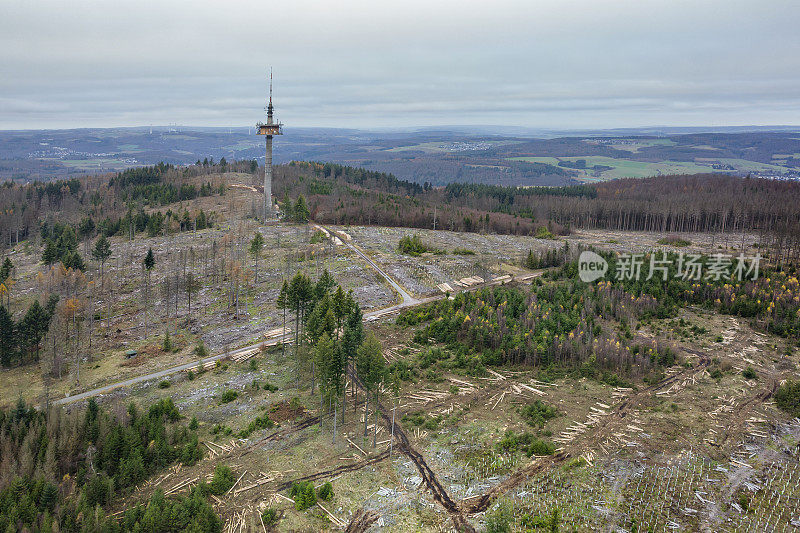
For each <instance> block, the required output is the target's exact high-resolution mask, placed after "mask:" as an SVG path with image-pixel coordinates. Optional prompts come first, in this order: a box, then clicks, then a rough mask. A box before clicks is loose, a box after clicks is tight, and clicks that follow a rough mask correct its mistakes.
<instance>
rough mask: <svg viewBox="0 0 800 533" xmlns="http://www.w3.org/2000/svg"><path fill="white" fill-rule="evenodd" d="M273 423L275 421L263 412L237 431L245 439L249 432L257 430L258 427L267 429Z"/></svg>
mask: <svg viewBox="0 0 800 533" xmlns="http://www.w3.org/2000/svg"><path fill="white" fill-rule="evenodd" d="M274 425H275V422H273V421H272V419H270V417H269V415H268V414H267V413H264V414H263V415H262V416H259V417H257V418H256V419H255V420H253V421H252V422H250V424H248V426H247V427H246V428H245V429H243V430H242V431H240V432H239V437H241V438H243V439H246V438H247V437H249V436H250V434H251V433H253V432H254V431H258V430H259V429H269V428H271V427H273V426H274Z"/></svg>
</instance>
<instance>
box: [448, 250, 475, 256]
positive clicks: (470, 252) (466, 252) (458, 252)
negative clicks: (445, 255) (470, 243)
mask: <svg viewBox="0 0 800 533" xmlns="http://www.w3.org/2000/svg"><path fill="white" fill-rule="evenodd" d="M453 255H475V251H474V250H470V249H469V248H454V249H453Z"/></svg>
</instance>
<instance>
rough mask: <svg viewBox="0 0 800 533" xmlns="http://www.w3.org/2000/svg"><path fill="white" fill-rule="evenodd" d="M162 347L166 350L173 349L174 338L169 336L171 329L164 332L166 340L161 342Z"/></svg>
mask: <svg viewBox="0 0 800 533" xmlns="http://www.w3.org/2000/svg"><path fill="white" fill-rule="evenodd" d="M161 349H162V350H164V351H165V352H171V351H172V340H170V338H169V331H167V332H166V333H165V334H164V342H163V343H162V344H161Z"/></svg>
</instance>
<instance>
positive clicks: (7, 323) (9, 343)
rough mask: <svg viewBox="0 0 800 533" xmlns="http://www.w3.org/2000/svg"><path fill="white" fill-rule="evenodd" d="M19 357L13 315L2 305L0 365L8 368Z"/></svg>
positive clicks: (0, 314)
mask: <svg viewBox="0 0 800 533" xmlns="http://www.w3.org/2000/svg"><path fill="white" fill-rule="evenodd" d="M16 356H17V342H16V327H15V325H14V319H13V318H12V317H11V313H9V312H8V309H6V308H5V306H3V305H0V365H2V366H4V367H6V368H8V367H10V366H11V364H12V363H13V361H14V359H15V358H16Z"/></svg>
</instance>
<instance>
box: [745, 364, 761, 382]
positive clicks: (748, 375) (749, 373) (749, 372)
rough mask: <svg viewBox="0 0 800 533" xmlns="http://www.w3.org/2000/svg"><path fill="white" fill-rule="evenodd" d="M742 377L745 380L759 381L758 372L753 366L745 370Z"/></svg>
mask: <svg viewBox="0 0 800 533" xmlns="http://www.w3.org/2000/svg"><path fill="white" fill-rule="evenodd" d="M742 376H743V377H744V379H758V374H756V370H755V368H753V367H752V366H748V367H747V368H745V369H744V370H743V371H742Z"/></svg>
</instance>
